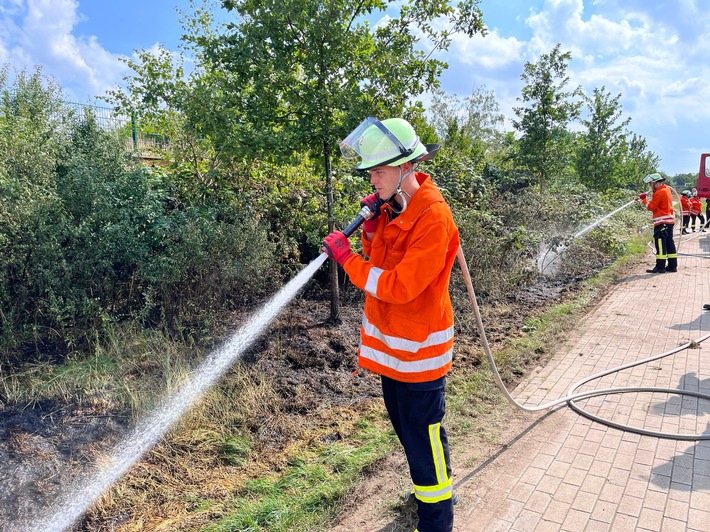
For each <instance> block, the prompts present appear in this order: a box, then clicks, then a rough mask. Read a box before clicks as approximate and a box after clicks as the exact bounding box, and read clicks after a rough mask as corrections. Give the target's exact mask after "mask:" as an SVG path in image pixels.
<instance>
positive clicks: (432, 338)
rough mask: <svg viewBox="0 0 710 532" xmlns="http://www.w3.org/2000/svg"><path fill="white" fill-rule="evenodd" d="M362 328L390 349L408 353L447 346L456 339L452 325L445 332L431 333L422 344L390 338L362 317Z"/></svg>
mask: <svg viewBox="0 0 710 532" xmlns="http://www.w3.org/2000/svg"><path fill="white" fill-rule="evenodd" d="M362 328H363V329H364V330H365V334H366V335H367V336H371V337H372V338H375V339H377V340H379V341H380V342H382V343H383V344H385V345H386V346H387V347H389V348H390V349H397V350H399V351H408V352H410V353H416V352H417V351H419V350H420V349H423V348H425V347H431V346H433V345H441V344H445V343H446V342H448V341H449V340H451V339H452V338H453V337H454V326H453V325H452V326H451V327H449V328H448V329H444V330H443V331H437V332H433V333H431V334H430V335H429V336H427V337H426V339H425V340H424V341H422V342H417V341H415V340H407V339H406V338H400V337H399V336H389V335H387V334H384V333H383V332H382V331H380V330H379V329H378V328H377V327H375V326H374V325H373V324H372V323H370V322H369V321H368V320H367V316H364V315H363V317H362Z"/></svg>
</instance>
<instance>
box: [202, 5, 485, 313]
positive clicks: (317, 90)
mask: <svg viewBox="0 0 710 532" xmlns="http://www.w3.org/2000/svg"><path fill="white" fill-rule="evenodd" d="M479 3H480V0H462V1H461V2H459V3H458V4H457V6H456V7H454V6H452V5H450V3H449V2H435V3H433V4H432V3H422V2H418V1H414V0H412V1H409V2H407V3H405V4H404V5H401V4H400V3H399V2H396V3H395V2H394V1H393V0H390V1H386V2H383V1H382V0H364V1H363V2H359V3H353V2H346V1H344V0H328V1H325V0H241V1H236V0H223V2H222V5H223V7H224V8H226V9H227V10H229V11H233V12H234V13H235V15H236V16H237V22H235V23H233V24H231V25H230V26H229V31H228V33H226V34H224V35H219V36H216V37H215V38H214V39H210V40H208V41H203V42H205V49H206V50H208V52H207V56H208V57H209V58H210V60H211V65H210V69H212V70H218V71H222V72H225V73H227V75H226V76H225V89H224V90H225V94H228V95H231V97H232V98H231V101H230V100H229V99H228V104H227V105H228V106H229V107H230V108H235V109H238V110H239V113H243V119H244V122H243V123H241V124H240V125H239V126H238V138H239V141H240V143H241V144H242V146H244V147H248V148H249V149H250V151H251V153H253V154H254V155H256V154H259V155H261V156H268V157H277V158H278V157H281V158H288V157H291V156H294V155H296V156H298V155H299V154H302V153H309V154H311V155H312V160H313V161H316V169H317V170H319V171H321V172H323V174H324V177H325V179H324V181H325V196H326V204H327V214H328V230H329V231H331V230H333V228H334V226H335V219H334V216H333V214H334V202H335V199H336V198H335V196H334V191H333V182H332V159H333V156H334V153H335V151H336V149H337V142H338V141H339V140H340V139H342V138H344V137H345V136H346V135H347V133H348V132H349V131H350V130H351V129H352V128H353V127H354V126H355V125H357V124H358V123H359V122H360V121H361V120H362V119H363V118H364V117H365V116H367V115H376V116H381V117H385V116H391V115H396V114H400V113H402V112H403V110H404V107H405V104H406V102H407V101H408V100H410V99H412V98H415V97H416V96H418V95H419V94H421V93H423V92H425V91H427V90H429V89H430V88H433V87H437V86H438V83H439V80H438V77H439V75H440V73H441V71H442V70H443V69H444V68H445V67H446V64H445V63H443V62H441V61H439V60H437V59H434V58H433V57H432V54H433V52H434V51H436V50H439V49H446V48H447V47H448V45H449V43H450V41H451V38H452V35H454V34H455V33H460V32H461V33H464V34H466V35H468V36H472V35H474V34H475V33H478V32H482V31H483V21H482V16H481V12H480V10H479V8H478V7H477V6H478V4H479ZM397 6H399V12H398V14H397V15H396V16H389V14H388V15H387V16H385V17H383V18H382V20H381V21H380V23H378V24H377V25H375V26H374V27H371V25H370V23H369V21H368V19H372V18H373V17H374V16H376V15H378V14H380V15H385V13H386V10H387V8H388V7H392V8H396V7H397ZM442 18H443V19H445V20H446V21H448V25H447V27H446V28H445V29H437V28H439V27H441V26H440V25H439V24H437V25H434V24H433V22H434V21H435V20H436V21H440V19H442ZM420 35H422V36H423V37H424V38H425V39H427V40H428V41H430V46H428V51H425V50H423V49H421V48H420V47H419V46H418V42H419V39H420ZM336 266H337V265H335V264H334V263H333V262H332V261H331V268H330V279H331V319H333V320H336V319H337V317H338V313H339V303H338V283H337V267H336Z"/></svg>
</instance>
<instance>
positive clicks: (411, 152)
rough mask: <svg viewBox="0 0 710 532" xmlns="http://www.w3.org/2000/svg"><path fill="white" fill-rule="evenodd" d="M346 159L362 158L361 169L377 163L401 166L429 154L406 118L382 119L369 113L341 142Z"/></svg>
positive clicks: (359, 166)
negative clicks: (381, 120)
mask: <svg viewBox="0 0 710 532" xmlns="http://www.w3.org/2000/svg"><path fill="white" fill-rule="evenodd" d="M340 152H341V153H342V154H343V158H345V159H355V158H360V164H358V165H357V167H356V168H357V169H358V170H369V169H371V168H375V167H378V166H399V165H400V164H403V163H405V162H407V161H414V160H418V159H420V158H421V157H422V156H424V155H426V154H427V150H426V148H425V147H424V145H423V144H422V143H421V142H419V137H418V136H417V134H416V133H415V132H414V129H412V126H411V125H409V123H408V122H407V121H406V120H403V119H401V118H390V119H388V120H385V121H384V122H380V121H379V120H377V119H376V118H374V117H371V116H370V117H367V118H366V119H365V120H364V121H363V122H362V123H361V124H360V125H359V126H358V127H356V128H355V129H354V130H353V132H352V133H350V134H349V135H348V136H347V137H346V138H345V140H343V141H342V142H341V143H340Z"/></svg>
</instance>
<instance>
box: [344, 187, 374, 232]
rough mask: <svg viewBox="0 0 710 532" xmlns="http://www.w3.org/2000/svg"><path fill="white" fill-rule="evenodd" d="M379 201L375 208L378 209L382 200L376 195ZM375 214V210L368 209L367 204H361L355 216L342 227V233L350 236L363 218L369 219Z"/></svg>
mask: <svg viewBox="0 0 710 532" xmlns="http://www.w3.org/2000/svg"><path fill="white" fill-rule="evenodd" d="M377 199H378V200H379V201H378V203H377V208H378V209H379V208H380V207H381V206H382V204H383V203H384V201H382V198H380V197H379V196H378V198H377ZM374 215H375V212H374V211H373V210H371V209H370V207H368V206H367V205H363V206H362V208H361V209H360V212H358V213H357V216H355V218H354V219H353V221H352V222H350V223H349V224H348V226H347V227H346V228H345V229H343V234H344V235H345V236H346V237H347V238H350V236H351V235H352V234H353V233H354V232H355V230H356V229H357V228H358V227H360V226H361V225H362V224H363V222H364V221H365V220H369V219H370V218H372V217H373V216H374Z"/></svg>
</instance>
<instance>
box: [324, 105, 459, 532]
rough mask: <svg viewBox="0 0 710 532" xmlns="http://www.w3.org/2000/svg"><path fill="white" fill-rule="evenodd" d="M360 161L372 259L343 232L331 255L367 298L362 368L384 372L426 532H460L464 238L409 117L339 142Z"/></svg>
mask: <svg viewBox="0 0 710 532" xmlns="http://www.w3.org/2000/svg"><path fill="white" fill-rule="evenodd" d="M340 148H341V151H342V152H343V155H344V156H345V157H359V158H360V163H359V164H358V166H357V169H358V170H367V171H369V174H370V183H371V184H372V185H373V187H374V188H375V193H374V194H370V195H369V196H367V197H366V198H364V199H363V200H362V202H361V204H363V205H368V206H369V207H371V210H373V211H374V212H375V216H374V217H373V218H370V219H369V220H367V221H366V222H365V223H364V224H363V231H362V237H361V238H362V246H363V253H364V254H365V255H366V256H368V257H369V260H366V259H365V258H363V257H362V256H360V255H358V254H354V253H352V251H351V250H350V244H349V242H348V240H347V238H346V237H345V236H344V235H343V234H342V233H341V232H340V231H335V232H333V233H331V234H330V235H328V236H327V237H326V239H325V241H324V246H323V251H325V252H326V253H328V255H329V256H330V257H331V258H333V259H335V260H336V261H337V262H338V263H339V264H340V265H341V266H342V267H343V269H344V270H345V272H346V273H347V274H348V277H349V278H350V281H351V282H352V283H353V284H354V285H355V286H357V287H358V288H360V289H361V290H364V291H365V294H366V295H365V308H364V316H363V320H362V326H361V328H360V346H359V348H358V365H359V366H360V367H362V368H365V369H367V370H370V371H372V372H374V373H378V374H379V375H380V376H381V377H380V378H381V381H382V393H383V398H384V402H385V406H386V408H387V412H388V414H389V416H390V420H391V422H392V426H393V427H394V430H395V432H396V433H397V436H398V437H399V440H400V442H401V443H402V446H403V447H404V451H405V454H406V456H407V462H408V464H409V471H410V475H411V478H412V482H413V484H414V488H413V494H414V498H415V499H416V501H417V514H418V517H419V523H418V527H417V530H418V532H450V531H451V530H453V503H454V500H453V497H454V495H453V488H452V484H451V465H450V460H449V445H448V440H447V436H446V431H445V430H444V427H443V425H442V418H443V417H444V413H445V400H444V386H445V376H446V374H447V372H448V371H449V369H450V368H451V361H452V353H453V341H454V316H453V308H452V306H451V300H450V299H449V278H450V275H451V268H452V266H453V263H454V260H455V258H456V253H457V251H458V249H459V232H458V229H457V227H456V225H455V224H454V220H453V216H452V214H451V211H450V209H449V207H448V205H447V204H446V202H445V201H444V198H443V196H442V195H441V193H440V192H439V190H438V189H437V187H436V185H434V183H432V181H431V179H430V178H429V176H428V175H427V174H425V173H421V172H417V171H415V170H416V164H417V163H418V162H419V161H423V160H427V159H430V158H432V157H433V156H434V155H435V153H436V151H437V150H438V146H436V145H428V146H425V145H423V144H422V143H421V142H420V140H419V137H418V136H417V134H416V133H415V131H414V129H413V128H412V126H411V125H410V124H409V123H408V122H407V121H406V120H403V119H401V118H391V119H388V120H383V121H382V122H380V121H378V120H377V119H375V118H368V119H366V120H365V121H364V122H363V123H362V124H360V126H358V127H357V128H356V129H355V130H354V131H353V132H352V133H351V134H350V135H348V137H347V138H346V139H345V140H344V141H343V142H341V144H340Z"/></svg>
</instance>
